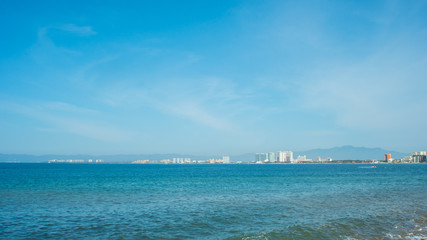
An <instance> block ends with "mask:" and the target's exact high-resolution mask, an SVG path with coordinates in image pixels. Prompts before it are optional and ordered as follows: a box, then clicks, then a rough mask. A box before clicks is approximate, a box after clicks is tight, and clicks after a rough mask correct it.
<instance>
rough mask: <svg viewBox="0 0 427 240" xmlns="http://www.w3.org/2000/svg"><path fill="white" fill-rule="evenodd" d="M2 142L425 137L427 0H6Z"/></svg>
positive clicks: (259, 142) (251, 148)
mask: <svg viewBox="0 0 427 240" xmlns="http://www.w3.org/2000/svg"><path fill="white" fill-rule="evenodd" d="M0 30H1V32H2V37H1V38H0V116H1V118H0V152H1V153H29V154H46V153H54V154H78V153H82V154H83V153H85V154H124V153H186V154H215V155H216V154H231V155H234V154H241V153H247V152H266V151H277V150H295V151H298V150H307V149H311V148H328V147H334V146H341V145H355V146H364V147H382V148H385V149H390V150H396V151H401V152H411V151H420V150H426V148H427V146H426V143H427V142H426V140H425V139H426V138H425V136H426V132H427V124H426V119H427V111H426V109H427V107H426V106H427V94H426V89H427V44H426V43H427V2H425V1H416V0H414V1H403V0H402V1H28V2H25V1H2V2H1V3H0Z"/></svg>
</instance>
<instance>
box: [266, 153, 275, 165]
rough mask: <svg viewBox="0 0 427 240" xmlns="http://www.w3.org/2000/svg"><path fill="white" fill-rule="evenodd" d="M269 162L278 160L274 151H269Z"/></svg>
mask: <svg viewBox="0 0 427 240" xmlns="http://www.w3.org/2000/svg"><path fill="white" fill-rule="evenodd" d="M268 162H271V163H274V162H276V154H275V153H274V152H269V153H268Z"/></svg>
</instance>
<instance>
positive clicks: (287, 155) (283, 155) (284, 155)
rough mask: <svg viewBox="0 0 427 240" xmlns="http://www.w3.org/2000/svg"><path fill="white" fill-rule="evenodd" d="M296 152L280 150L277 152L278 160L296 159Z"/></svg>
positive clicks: (280, 161)
mask: <svg viewBox="0 0 427 240" xmlns="http://www.w3.org/2000/svg"><path fill="white" fill-rule="evenodd" d="M293 156H294V153H293V152H292V151H278V152H277V154H276V159H277V162H279V163H291V162H293V160H294V157H293Z"/></svg>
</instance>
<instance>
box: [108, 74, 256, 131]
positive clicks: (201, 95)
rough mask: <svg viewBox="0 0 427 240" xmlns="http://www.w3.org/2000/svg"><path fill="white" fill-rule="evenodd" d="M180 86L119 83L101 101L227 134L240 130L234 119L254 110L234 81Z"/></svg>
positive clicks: (186, 83)
mask: <svg viewBox="0 0 427 240" xmlns="http://www.w3.org/2000/svg"><path fill="white" fill-rule="evenodd" d="M189 82H191V83H189ZM177 83H178V82H176V81H171V82H166V83H165V82H162V83H161V84H154V85H151V86H146V87H135V86H130V85H126V84H122V83H115V84H113V85H111V86H109V87H107V88H106V89H104V90H103V93H102V94H101V96H102V97H101V99H102V101H103V102H105V103H107V104H109V105H111V106H112V107H119V108H122V107H124V108H126V107H129V106H130V107H132V108H140V109H141V108H145V107H148V108H152V109H155V110H156V111H158V112H159V113H162V114H168V115H172V116H175V117H180V118H184V119H188V120H190V121H192V122H194V123H198V124H201V125H203V126H206V127H209V128H214V129H218V130H222V131H226V132H235V131H237V129H238V128H239V126H238V125H236V124H235V123H234V121H233V119H234V117H235V116H236V115H238V114H239V113H242V112H244V113H246V112H247V111H249V110H248V109H253V108H254V106H251V104H248V103H245V101H244V100H245V99H246V100H247V98H248V95H250V93H248V92H246V91H244V90H242V91H237V90H236V89H237V87H236V86H234V83H232V82H231V81H226V80H221V79H219V78H206V79H200V80H197V81H182V82H181V84H177Z"/></svg>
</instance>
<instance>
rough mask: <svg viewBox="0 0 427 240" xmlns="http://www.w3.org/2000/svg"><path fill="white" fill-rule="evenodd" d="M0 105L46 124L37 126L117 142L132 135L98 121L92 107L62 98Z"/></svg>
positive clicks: (100, 115)
mask: <svg viewBox="0 0 427 240" xmlns="http://www.w3.org/2000/svg"><path fill="white" fill-rule="evenodd" d="M0 109H3V110H6V111H9V112H14V113H17V114H21V115H23V116H26V117H28V118H30V119H34V120H38V121H40V122H41V123H43V124H44V125H47V127H37V126H35V127H36V128H38V129H46V130H48V131H53V132H58V133H61V132H62V133H69V134H73V135H78V136H84V137H88V138H92V139H96V140H101V141H105V142H121V141H126V140H129V139H131V138H132V133H131V132H129V131H126V130H122V129H120V128H117V127H115V126H114V125H111V124H108V123H105V122H104V121H102V119H101V118H102V117H103V115H102V114H101V113H100V112H97V111H95V110H92V109H87V108H81V107H77V106H75V105H72V104H68V103H64V102H38V103H31V104H23V103H13V102H10V101H7V102H0Z"/></svg>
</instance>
